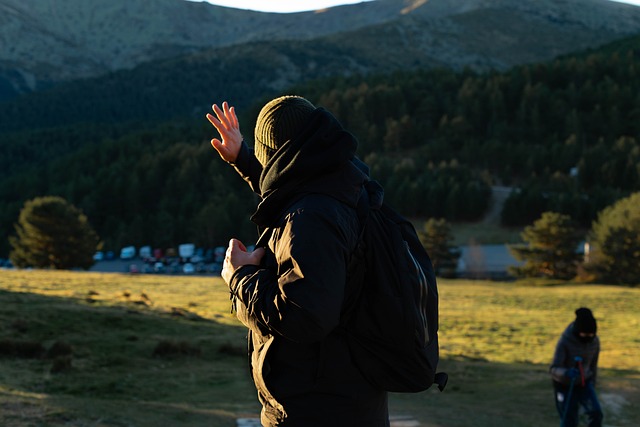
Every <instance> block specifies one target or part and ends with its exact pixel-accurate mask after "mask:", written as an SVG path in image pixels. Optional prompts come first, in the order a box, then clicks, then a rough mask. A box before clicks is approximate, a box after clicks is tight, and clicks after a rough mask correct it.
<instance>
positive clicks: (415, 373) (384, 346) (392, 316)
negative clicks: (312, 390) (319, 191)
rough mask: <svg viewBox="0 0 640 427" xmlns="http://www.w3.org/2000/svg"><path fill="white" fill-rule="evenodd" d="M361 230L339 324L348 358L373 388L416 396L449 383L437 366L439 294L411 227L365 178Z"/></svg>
mask: <svg viewBox="0 0 640 427" xmlns="http://www.w3.org/2000/svg"><path fill="white" fill-rule="evenodd" d="M358 216H359V218H360V223H361V232H360V238H359V241H358V244H357V246H356V249H355V251H354V253H353V254H352V257H351V260H350V262H349V266H348V270H347V272H348V277H347V289H346V295H345V304H344V306H343V312H342V320H341V326H342V328H343V330H344V331H345V333H346V335H347V341H348V343H349V348H350V351H351V356H352V358H353V360H354V362H355V364H356V366H357V367H358V368H359V370H360V372H361V373H362V375H363V376H364V377H365V378H366V379H367V381H369V383H371V384H372V385H373V386H374V387H376V388H378V389H382V390H386V391H390V392H419V391H423V390H426V389H428V388H429V387H430V386H431V385H432V384H433V383H434V382H435V383H436V384H438V388H439V389H440V391H442V390H444V387H445V385H446V382H447V375H446V374H445V373H436V369H437V366H438V358H439V355H438V290H437V286H436V278H435V274H434V270H433V266H432V264H431V260H430V258H429V255H428V254H427V252H426V251H425V249H424V247H423V246H422V244H421V243H420V240H419V238H418V235H417V233H416V231H415V229H414V227H413V225H412V224H411V223H410V222H409V221H407V220H406V219H405V218H403V217H402V216H401V215H399V214H398V213H397V212H395V211H394V210H393V209H391V208H390V207H388V206H386V205H384V204H383V203H382V187H380V185H379V184H378V183H377V182H375V181H369V182H368V183H366V184H365V188H363V191H362V196H361V197H360V201H359V204H358Z"/></svg>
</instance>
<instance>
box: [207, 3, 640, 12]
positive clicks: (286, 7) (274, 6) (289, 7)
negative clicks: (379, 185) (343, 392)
mask: <svg viewBox="0 0 640 427" xmlns="http://www.w3.org/2000/svg"><path fill="white" fill-rule="evenodd" d="M206 1H208V2H209V3H211V4H216V5H219V6H227V7H235V8H237V9H251V10H259V11H262V12H282V13H288V12H301V11H306V10H317V9H324V8H326V7H332V6H338V5H341V4H352V3H361V2H362V1H369V0H206ZM613 1H619V2H621V3H630V4H635V5H640V0H613Z"/></svg>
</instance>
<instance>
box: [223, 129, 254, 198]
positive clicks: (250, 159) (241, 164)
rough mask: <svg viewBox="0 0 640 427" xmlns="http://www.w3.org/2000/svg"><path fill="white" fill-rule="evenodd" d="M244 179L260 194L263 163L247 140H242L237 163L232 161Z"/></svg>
mask: <svg viewBox="0 0 640 427" xmlns="http://www.w3.org/2000/svg"><path fill="white" fill-rule="evenodd" d="M230 164H231V166H233V167H234V168H235V170H236V172H238V174H239V175H240V176H241V177H242V179H244V180H245V181H246V182H247V183H248V184H249V186H250V187H251V189H252V190H253V192H254V193H256V194H258V195H260V194H261V192H260V175H261V174H262V165H261V164H260V162H259V161H258V159H257V158H256V156H255V155H254V154H253V150H252V149H250V148H249V146H248V145H247V144H246V142H244V141H242V146H241V147H240V152H238V158H237V159H236V161H235V163H230Z"/></svg>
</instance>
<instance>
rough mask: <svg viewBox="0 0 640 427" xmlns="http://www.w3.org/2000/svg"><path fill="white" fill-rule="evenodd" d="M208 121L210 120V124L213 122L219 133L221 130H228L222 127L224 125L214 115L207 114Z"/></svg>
mask: <svg viewBox="0 0 640 427" xmlns="http://www.w3.org/2000/svg"><path fill="white" fill-rule="evenodd" d="M207 120H209V122H211V124H212V125H213V126H214V127H215V128H216V129H218V132H220V129H221V128H222V129H223V130H226V128H225V127H224V126H223V125H222V123H220V120H218V119H216V118H215V116H214V115H213V114H209V113H207Z"/></svg>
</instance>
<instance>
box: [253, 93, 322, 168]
mask: <svg viewBox="0 0 640 427" xmlns="http://www.w3.org/2000/svg"><path fill="white" fill-rule="evenodd" d="M315 109H316V107H315V106H314V105H313V104H312V103H310V102H309V101H307V100H306V99H304V98H302V97H300V96H290V95H287V96H282V97H280V98H276V99H274V100H272V101H269V102H268V103H267V104H266V105H265V106H264V107H262V110H261V111H260V114H258V120H257V121H256V129H255V132H254V138H255V144H254V152H255V155H256V158H257V159H258V161H259V162H260V163H261V164H262V165H263V166H264V165H266V164H267V162H268V161H269V159H270V158H271V156H272V155H273V153H275V152H276V150H277V149H278V148H280V147H281V146H282V145H283V144H284V143H285V142H287V141H289V140H291V139H293V138H295V137H296V136H297V134H298V133H300V132H301V131H302V129H303V128H304V127H305V125H307V123H308V122H309V117H310V116H311V113H312V112H313V111H314V110H315Z"/></svg>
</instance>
